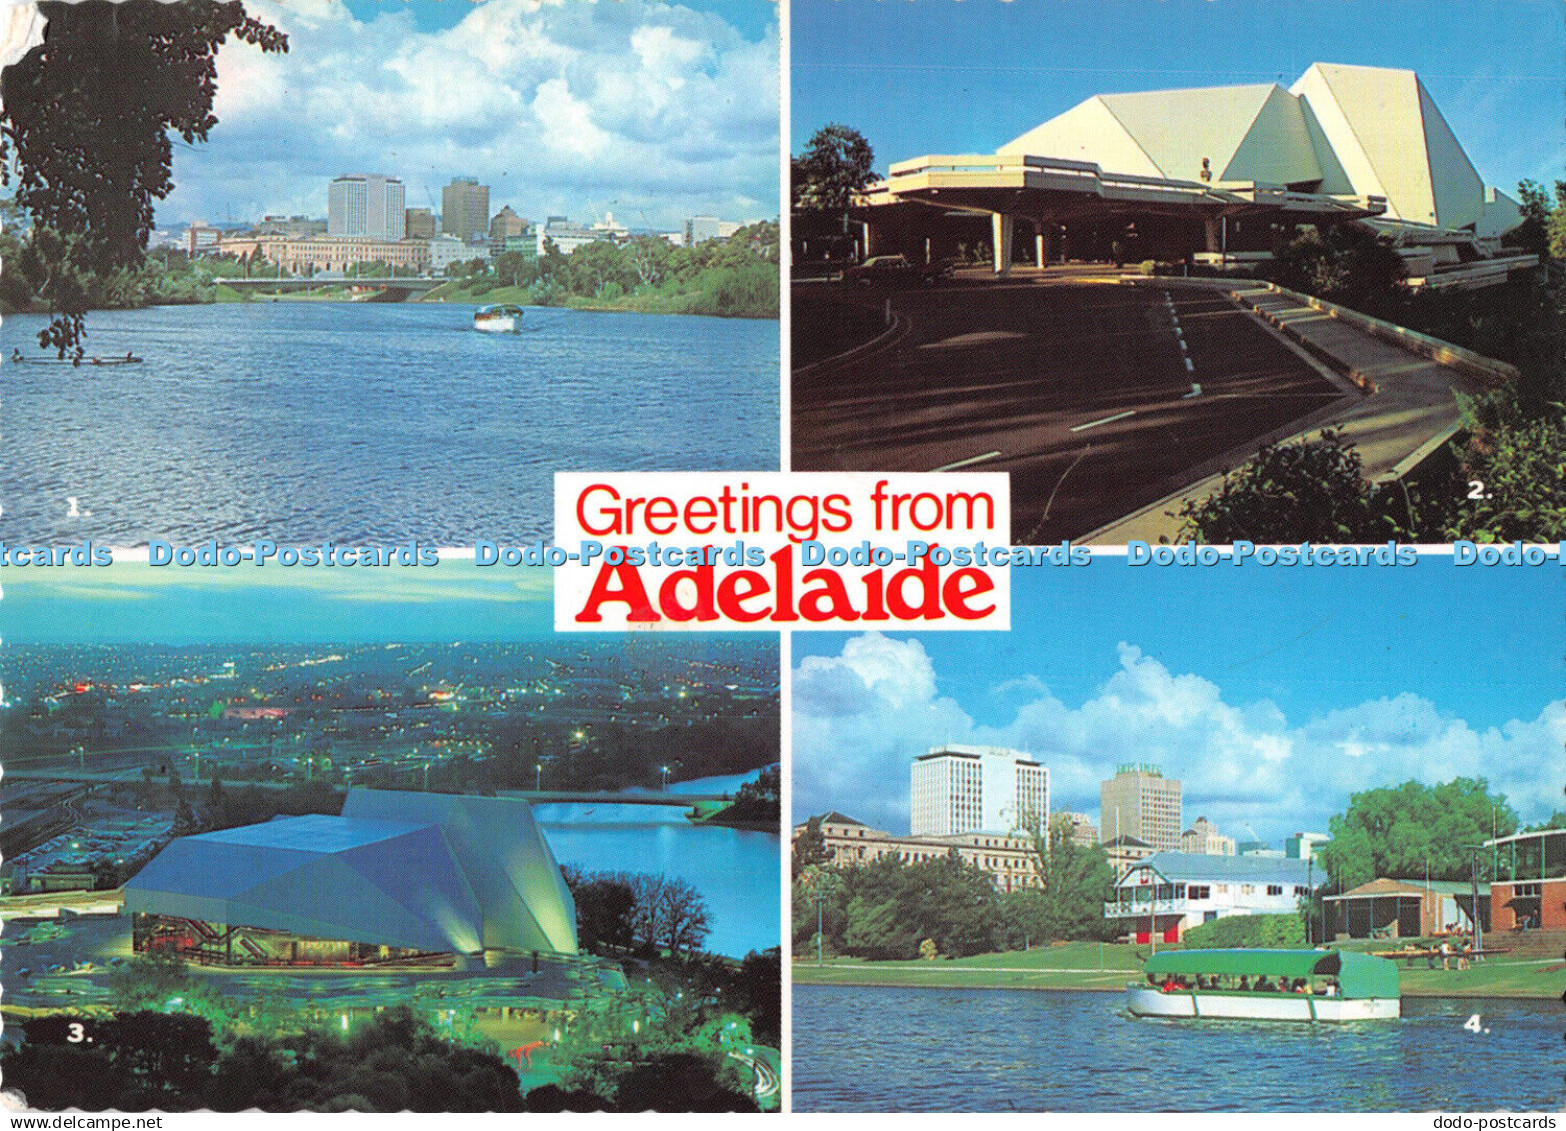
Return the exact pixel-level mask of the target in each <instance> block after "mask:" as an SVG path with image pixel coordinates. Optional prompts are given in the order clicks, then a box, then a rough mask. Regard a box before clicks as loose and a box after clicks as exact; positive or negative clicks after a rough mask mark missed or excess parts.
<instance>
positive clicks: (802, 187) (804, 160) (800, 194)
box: [789, 122, 875, 214]
mask: <svg viewBox="0 0 1566 1131" xmlns="http://www.w3.org/2000/svg"><path fill="white" fill-rule="evenodd" d="M874 164H875V153H874V151H873V150H871V148H870V143H869V142H868V141H866V140H865V138H864V135H863V134H861V133H860V132H859V131H858V130H855V129H851V128H849V127H848V126H844V125H840V124H838V123H836V122H833V123H829V124H828V125H825V126H822V127H821V128H820V129H819V130H817V131H816V132H815V133H813V134H811V135H810V140H809V141H807V142H806V143H805V149H804V152H803V153H801V154H800V155H799V156H798V157H795V158H794V159H793V161H792V162H791V163H790V170H789V172H790V176H789V180H790V185H791V196H792V204H793V209H794V211H795V212H818V213H833V214H841V213H845V212H846V211H847V210H848V207H849V205H850V204H851V203H852V201H853V198H854V194H855V193H857V192H859V191H860V190H861V189H863V188H864V187H865V185H867V184H869V183H870V175H871V168H872V166H873V165H874Z"/></svg>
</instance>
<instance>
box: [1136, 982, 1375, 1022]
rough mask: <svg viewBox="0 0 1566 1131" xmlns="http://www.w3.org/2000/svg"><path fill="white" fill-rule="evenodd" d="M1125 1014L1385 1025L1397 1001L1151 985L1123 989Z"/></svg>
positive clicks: (1204, 1018)
mask: <svg viewBox="0 0 1566 1131" xmlns="http://www.w3.org/2000/svg"><path fill="white" fill-rule="evenodd" d="M1126 1009H1127V1010H1129V1011H1130V1012H1131V1013H1132V1014H1133V1015H1134V1016H1137V1017H1186V1018H1193V1019H1200V1020H1236V1021H1305V1022H1311V1021H1332V1022H1337V1021H1390V1020H1393V1019H1395V1018H1397V1017H1399V1016H1401V1015H1402V1002H1401V1001H1400V1000H1399V999H1397V998H1375V997H1369V998H1345V997H1322V996H1318V995H1311V994H1278V993H1274V994H1265V993H1263V994H1256V993H1250V994H1226V993H1220V992H1217V991H1207V990H1198V991H1196V992H1194V993H1193V992H1191V991H1190V990H1176V991H1174V992H1172V993H1164V992H1162V991H1161V990H1158V989H1156V988H1154V987H1152V986H1146V985H1138V984H1135V983H1133V984H1131V985H1128V986H1127V987H1126Z"/></svg>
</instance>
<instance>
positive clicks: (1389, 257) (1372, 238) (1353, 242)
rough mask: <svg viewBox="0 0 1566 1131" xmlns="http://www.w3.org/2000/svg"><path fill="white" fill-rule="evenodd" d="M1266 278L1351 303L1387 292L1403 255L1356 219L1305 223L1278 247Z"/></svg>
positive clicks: (1398, 274) (1400, 270) (1401, 274)
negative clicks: (1322, 224) (1320, 225)
mask: <svg viewBox="0 0 1566 1131" xmlns="http://www.w3.org/2000/svg"><path fill="white" fill-rule="evenodd" d="M1265 274H1266V276H1267V277H1268V278H1270V279H1271V280H1273V281H1274V282H1276V283H1279V284H1281V285H1283V286H1285V287H1289V288H1291V289H1293V290H1297V291H1304V292H1305V293H1306V294H1311V295H1315V296H1316V297H1317V298H1323V299H1327V300H1328V301H1329V302H1345V303H1350V304H1353V303H1355V302H1358V301H1363V300H1365V299H1367V298H1371V297H1374V296H1379V295H1386V294H1390V293H1392V290H1393V288H1394V287H1395V286H1396V284H1397V283H1398V282H1399V281H1401V280H1402V278H1403V277H1404V275H1405V274H1406V272H1405V271H1404V268H1403V260H1402V257H1401V256H1399V255H1398V254H1397V252H1395V251H1393V250H1392V248H1391V247H1390V246H1389V245H1388V244H1385V243H1383V242H1382V241H1381V240H1380V239H1379V238H1377V236H1376V234H1375V233H1374V232H1372V231H1370V230H1369V229H1368V228H1364V227H1361V226H1360V225H1358V224H1334V225H1331V226H1329V227H1327V228H1316V227H1306V228H1304V229H1302V230H1301V231H1300V232H1299V234H1297V235H1296V236H1295V237H1294V238H1293V239H1292V240H1290V241H1289V242H1288V243H1287V244H1285V245H1284V246H1283V247H1282V248H1280V249H1279V250H1278V252H1277V253H1276V255H1275V256H1274V259H1273V262H1272V263H1271V264H1269V265H1268V266H1267V268H1266V270H1265Z"/></svg>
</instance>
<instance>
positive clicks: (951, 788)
mask: <svg viewBox="0 0 1566 1131" xmlns="http://www.w3.org/2000/svg"><path fill="white" fill-rule="evenodd" d="M912 775H913V783H912V784H913V790H912V813H911V816H910V824H911V828H912V835H914V836H950V835H953V834H956V833H966V832H973V831H975V830H983V831H985V832H996V833H1008V832H1011V831H1012V830H1014V829H1027V830H1029V831H1035V832H1036V831H1038V830H1040V829H1042V828H1043V827H1044V822H1045V820H1046V819H1047V818H1048V816H1049V770H1047V769H1045V768H1044V767H1043V766H1041V765H1039V764H1038V763H1037V762H1035V761H1033V760H1032V759H1030V758H1028V757H1026V756H1025V755H1022V754H1019V753H1018V752H1017V751H1015V750H1006V749H1003V748H999V747H993V746H954V745H947V746H937V747H934V748H932V749H931V750H930V752H929V753H928V754H922V755H920V756H919V757H917V758H915V759H914V761H913V767H912Z"/></svg>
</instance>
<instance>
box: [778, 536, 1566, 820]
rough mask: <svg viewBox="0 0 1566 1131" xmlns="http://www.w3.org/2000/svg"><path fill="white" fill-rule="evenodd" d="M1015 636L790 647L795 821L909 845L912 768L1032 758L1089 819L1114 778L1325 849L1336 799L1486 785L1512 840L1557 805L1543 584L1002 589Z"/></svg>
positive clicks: (1433, 565) (1202, 576)
mask: <svg viewBox="0 0 1566 1131" xmlns="http://www.w3.org/2000/svg"><path fill="white" fill-rule="evenodd" d="M1014 579H1015V580H1014V590H1013V607H1014V610H1016V611H1015V612H1014V618H1013V630H1012V631H1011V632H1010V633H1007V634H999V633H927V634H924V635H923V636H919V637H914V636H909V635H907V634H900V635H896V636H884V635H875V634H862V635H855V636H837V635H834V636H830V637H827V636H817V635H807V634H796V635H795V636H794V645H793V651H794V669H795V670H794V679H793V689H794V690H793V702H794V707H793V727H794V740H793V749H794V819H795V820H803V819H804V818H805V817H806V816H808V815H810V814H812V813H820V812H823V811H825V810H827V809H838V810H840V811H842V812H845V813H847V814H849V815H850V816H853V817H857V818H859V819H860V820H863V821H866V822H869V823H871V824H874V825H877V826H878V827H881V828H886V829H890V830H892V831H899V832H906V831H907V828H908V773H909V771H908V763H909V760H910V758H911V757H912V756H913V755H915V754H919V753H923V752H924V751H925V750H927V749H928V748H929V747H931V746H935V745H939V744H941V743H945V742H967V743H980V744H993V745H998V746H1007V747H1012V748H1015V749H1020V750H1024V751H1027V752H1029V753H1031V754H1033V755H1034V756H1036V757H1037V758H1039V759H1040V760H1041V761H1043V762H1044V763H1045V764H1046V765H1047V766H1048V767H1049V769H1050V773H1051V785H1052V790H1053V797H1052V802H1053V806H1054V807H1055V808H1057V809H1062V808H1069V809H1075V810H1078V811H1084V812H1087V813H1089V814H1091V815H1092V816H1093V818H1094V819H1095V821H1096V820H1097V819H1098V786H1099V782H1100V781H1101V780H1102V779H1103V778H1106V777H1109V776H1112V775H1113V773H1114V770H1115V766H1116V765H1117V764H1119V763H1123V762H1154V763H1158V764H1160V765H1161V766H1162V767H1163V771H1164V773H1165V774H1166V775H1167V776H1170V777H1175V778H1179V779H1180V780H1181V781H1182V782H1183V783H1184V790H1185V794H1184V817H1185V821H1186V824H1187V825H1189V824H1190V822H1191V821H1192V820H1194V819H1195V818H1196V817H1197V816H1198V815H1206V816H1207V817H1209V818H1211V819H1212V820H1214V821H1215V822H1216V823H1217V824H1218V826H1219V828H1220V829H1221V830H1222V831H1223V832H1225V833H1227V834H1229V835H1233V836H1236V837H1237V838H1238V839H1241V840H1246V839H1250V837H1251V834H1252V833H1253V832H1254V834H1255V835H1256V836H1258V837H1259V838H1261V839H1264V840H1269V841H1281V838H1282V837H1284V836H1286V835H1288V834H1289V833H1292V832H1297V831H1300V830H1302V829H1313V830H1325V828H1326V823H1327V818H1328V817H1330V816H1331V815H1332V814H1334V813H1337V812H1341V811H1342V809H1343V808H1344V806H1345V804H1346V803H1347V800H1348V797H1349V795H1350V794H1351V793H1353V792H1355V791H1357V790H1361V789H1366V788H1373V787H1377V786H1383V785H1396V784H1400V783H1402V782H1404V781H1407V780H1409V779H1411V778H1412V779H1418V780H1420V781H1424V782H1427V783H1433V782H1437V781H1444V780H1449V779H1451V778H1453V777H1456V776H1459V775H1464V776H1472V777H1478V776H1483V777H1486V778H1488V779H1489V781H1490V782H1491V784H1492V786H1495V787H1498V788H1499V789H1500V790H1501V791H1502V792H1504V793H1505V794H1506V796H1507V797H1508V799H1510V801H1511V803H1512V805H1513V807H1514V808H1516V809H1518V811H1519V812H1520V813H1521V815H1522V816H1523V817H1524V819H1525V820H1542V819H1544V818H1545V817H1547V816H1548V815H1549V814H1550V813H1551V812H1553V811H1554V810H1555V809H1558V808H1566V804H1563V803H1562V795H1561V787H1562V785H1563V783H1566V759H1563V757H1562V749H1563V745H1566V679H1563V676H1566V663H1563V660H1562V657H1561V654H1560V647H1559V645H1560V640H1561V631H1560V630H1561V621H1562V613H1563V610H1566V600H1563V598H1566V583H1563V581H1562V577H1561V571H1560V570H1558V569H1554V568H1549V569H1542V570H1523V569H1517V570H1483V571H1477V570H1474V569H1458V568H1455V567H1453V566H1452V564H1451V559H1450V558H1447V559H1438V560H1436V561H1434V562H1430V561H1427V562H1423V563H1421V564H1420V565H1419V566H1418V567H1417V568H1415V569H1411V570H1406V569H1374V570H1332V569H1325V570H1323V569H1286V570H1278V569H1273V570H1260V569H1251V568H1249V567H1247V568H1244V569H1239V570H1236V569H1234V568H1233V567H1228V566H1225V567H1221V568H1219V569H1204V570H1183V569H1130V568H1127V567H1125V566H1124V565H1123V563H1122V562H1121V561H1118V560H1109V561H1104V560H1098V561H1095V563H1094V565H1093V566H1091V567H1088V568H1087V569H1080V570H1071V571H1024V572H1019V573H1016V574H1014Z"/></svg>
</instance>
